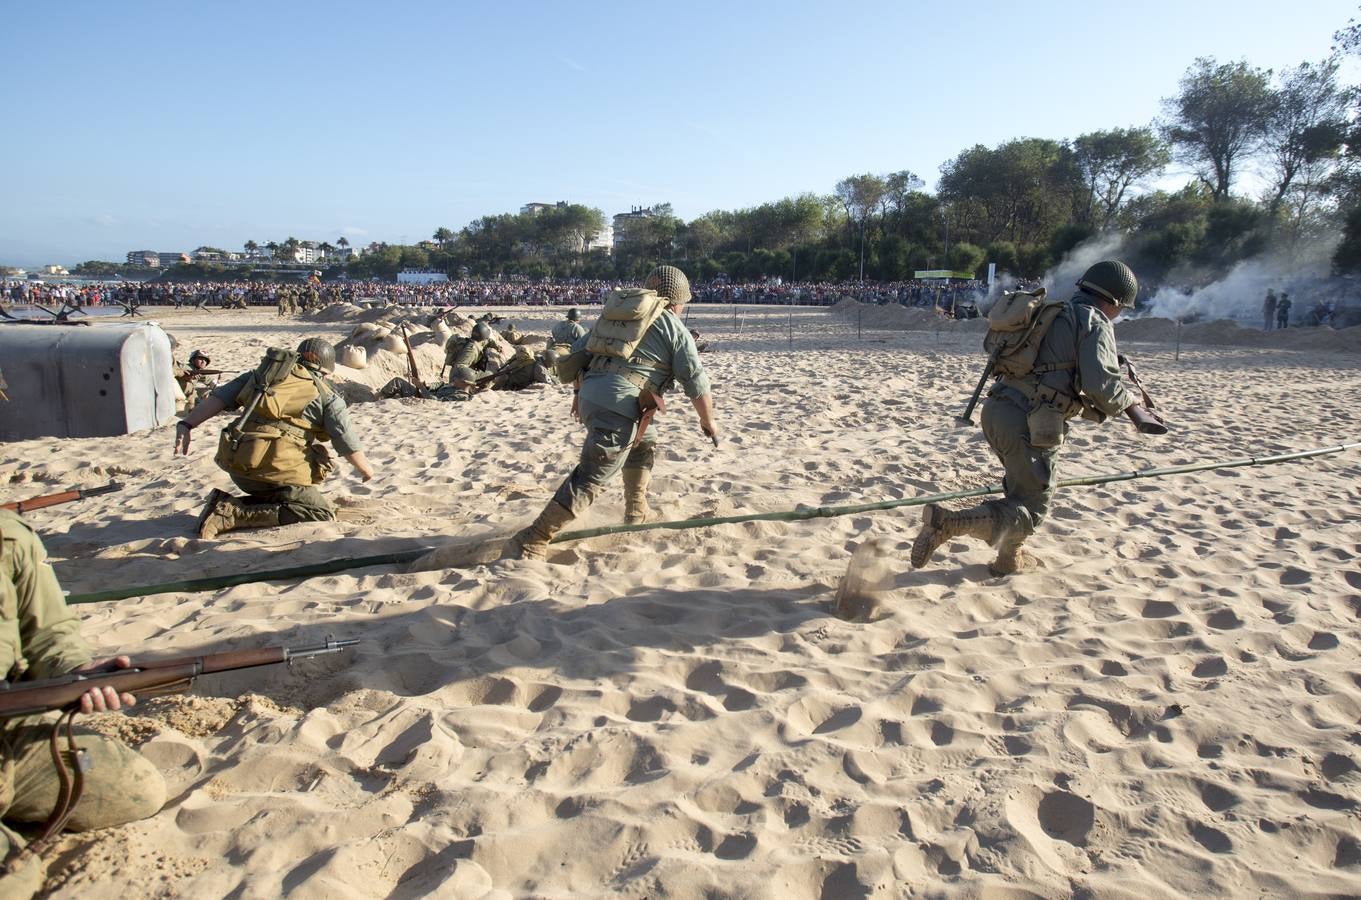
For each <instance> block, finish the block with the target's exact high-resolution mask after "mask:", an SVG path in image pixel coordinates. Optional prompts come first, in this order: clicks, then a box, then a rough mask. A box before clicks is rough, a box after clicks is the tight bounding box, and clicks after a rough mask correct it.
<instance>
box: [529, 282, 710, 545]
mask: <svg viewBox="0 0 1361 900" xmlns="http://www.w3.org/2000/svg"><path fill="white" fill-rule="evenodd" d="M689 299H690V283H689V281H688V280H687V279H686V277H685V273H683V272H682V271H681V270H680V269H677V268H675V267H674V266H658V267H657V268H656V269H653V270H652V273H651V274H650V275H648V277H647V280H646V281H645V282H643V289H642V290H637V289H628V290H621V291H616V292H614V293H613V294H611V295H610V297H609V298H608V299H607V300H606V303H605V308H604V310H603V311H602V313H601V315H600V319H599V320H598V321H597V322H596V323H595V326H594V327H593V328H592V329H591V331H589V332H587V333H585V334H583V335H582V336H581V337H579V338H577V340H576V343H575V344H574V345H573V346H572V352H571V353H570V354H568V355H567V356H566V357H565V358H563V359H561V360H559V361H558V376H559V377H560V378H562V379H563V381H564V382H571V383H575V384H578V385H579V387H578V394H577V409H578V412H579V414H580V416H581V420H582V422H583V423H585V425H586V429H587V432H586V442H585V445H584V446H583V447H582V448H581V460H580V461H579V462H578V463H577V465H576V468H574V469H573V470H572V473H571V474H570V475H569V476H567V480H566V481H564V482H563V483H562V484H561V485H560V486H559V487H558V490H557V493H556V494H554V495H553V499H552V500H551V501H549V503H548V505H547V506H546V507H544V510H543V512H541V513H540V514H539V517H538V518H537V519H535V520H534V523H533V524H532V525H530V526H529V527H528V528H525V529H524V530H523V531H521V532H519V533H518V534H516V535H515V537H514V538H512V539H511V542H510V544H509V545H508V547H507V549H506V555H507V556H508V557H512V558H517V559H544V558H545V557H546V555H547V552H548V542H549V541H551V540H552V539H553V538H554V537H555V536H556V535H557V534H558V532H559V531H561V530H562V529H563V528H564V527H565V526H566V525H567V524H568V523H569V522H571V521H572V520H573V519H575V518H577V517H578V516H580V515H581V514H582V513H584V512H585V511H586V509H587V508H588V507H589V506H590V505H591V503H592V502H593V501H594V500H595V498H596V496H597V495H598V494H599V493H600V491H601V489H602V488H604V486H605V484H606V483H607V482H609V480H610V479H611V478H613V477H614V476H615V474H616V473H617V472H619V471H620V470H621V469H622V470H623V473H624V521H625V522H628V523H639V522H643V521H645V519H646V517H647V513H648V506H647V487H648V483H649V482H650V481H651V479H652V463H653V459H654V457H655V455H656V444H657V436H656V432H655V430H653V429H648V427H647V424H648V422H649V420H650V419H651V417H652V415H653V413H654V412H655V411H656V410H657V409H659V408H660V407H661V397H662V395H663V394H665V393H666V391H667V390H668V389H669V388H670V387H671V386H672V384H673V383H679V384H680V386H681V388H682V389H683V390H684V391H685V394H686V396H687V397H689V398H690V401H691V403H693V404H694V407H695V411H696V412H697V413H698V414H699V424H700V428H701V429H702V430H703V431H704V433H705V434H707V435H709V437H711V438H713V439H714V440H715V441H716V440H717V439H718V428H717V426H716V425H715V424H714V409H713V400H712V398H711V397H710V393H709V391H710V388H709V376H708V375H706V374H705V372H704V367H703V365H702V364H701V363H700V361H699V353H698V351H696V350H695V342H694V339H693V338H691V337H690V332H689V331H687V330H686V328H685V325H684V324H682V322H681V319H680V315H681V313H682V312H683V311H684V308H685V304H686V303H687V302H688V301H689Z"/></svg>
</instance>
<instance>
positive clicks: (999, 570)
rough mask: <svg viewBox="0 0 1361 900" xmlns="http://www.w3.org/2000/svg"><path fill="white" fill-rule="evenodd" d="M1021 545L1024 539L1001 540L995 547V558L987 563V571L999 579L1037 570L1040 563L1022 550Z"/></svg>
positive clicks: (1008, 538) (1010, 538)
mask: <svg viewBox="0 0 1361 900" xmlns="http://www.w3.org/2000/svg"><path fill="white" fill-rule="evenodd" d="M1023 543H1025V538H1013V537H1006V538H1003V539H1002V543H1001V544H999V545H998V547H997V558H996V559H994V560H993V561H992V562H990V563H988V571H989V572H991V573H992V574H993V575H994V576H996V577H998V578H1001V577H1003V576H1006V575H1016V574H1019V573H1021V572H1029V571H1030V570H1031V569H1035V568H1037V567H1038V566H1039V564H1040V561H1039V560H1038V559H1036V558H1035V557H1034V556H1032V555H1030V554H1029V553H1027V552H1025V550H1024V549H1022V547H1021V545H1022V544H1023Z"/></svg>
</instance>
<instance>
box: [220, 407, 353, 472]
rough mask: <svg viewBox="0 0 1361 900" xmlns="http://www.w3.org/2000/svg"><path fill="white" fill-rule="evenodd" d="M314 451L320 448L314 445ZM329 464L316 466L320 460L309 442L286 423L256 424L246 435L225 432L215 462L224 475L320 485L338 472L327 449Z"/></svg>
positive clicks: (322, 449)
mask: <svg viewBox="0 0 1361 900" xmlns="http://www.w3.org/2000/svg"><path fill="white" fill-rule="evenodd" d="M311 446H312V447H316V446H317V444H316V443H315V442H313V444H312V445H311ZM320 451H321V453H322V454H325V456H324V459H325V462H324V463H322V464H318V463H316V462H314V460H315V459H317V457H315V456H314V451H313V450H312V449H311V447H309V446H308V445H307V439H306V438H305V437H304V436H302V435H300V434H295V433H294V431H293V429H292V428H291V427H290V426H288V425H287V424H285V423H282V422H269V423H266V422H254V423H251V424H250V425H249V426H248V427H247V429H246V430H245V431H240V432H237V431H236V430H234V429H232V428H230V427H228V428H224V429H222V436H221V437H220V438H219V439H218V442H217V456H216V458H215V460H214V461H215V462H216V463H217V464H218V465H219V466H221V467H222V469H223V471H225V472H227V473H229V474H232V475H242V476H244V477H246V478H253V479H255V480H256V481H267V482H269V483H270V484H297V485H304V484H318V483H320V482H321V480H322V479H323V478H325V477H326V474H327V473H329V472H330V471H331V470H332V469H334V468H335V465H334V464H333V463H332V462H331V459H330V454H329V453H327V452H326V448H324V447H321V448H320Z"/></svg>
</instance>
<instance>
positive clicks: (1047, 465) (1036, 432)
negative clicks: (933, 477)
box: [912, 259, 1156, 576]
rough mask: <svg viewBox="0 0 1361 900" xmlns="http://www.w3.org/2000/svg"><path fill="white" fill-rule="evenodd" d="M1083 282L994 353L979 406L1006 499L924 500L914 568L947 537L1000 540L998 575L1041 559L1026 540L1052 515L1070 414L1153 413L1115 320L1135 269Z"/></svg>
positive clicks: (1097, 269) (1129, 304)
mask: <svg viewBox="0 0 1361 900" xmlns="http://www.w3.org/2000/svg"><path fill="white" fill-rule="evenodd" d="M1077 288H1078V291H1077V294H1076V295H1075V296H1073V298H1072V299H1071V300H1067V301H1062V300H1060V301H1057V302H1045V303H1044V304H1043V306H1040V307H1036V308H1035V309H1036V310H1044V311H1043V312H1034V313H1032V315H1034V319H1033V323H1027V324H1026V327H1025V328H1022V329H1018V330H1016V331H1014V332H1012V333H1013V334H1015V335H1020V336H1023V337H1022V338H1021V340H1020V341H1019V342H1018V343H1017V344H1016V345H1015V347H1014V348H1011V353H1010V354H1009V355H1003V356H999V357H997V360H996V363H995V366H996V367H995V369H994V372H995V373H996V374H997V380H996V382H994V384H993V386H992V389H991V390H990V391H989V392H988V399H987V400H986V401H985V402H984V403H983V415H982V425H983V436H984V437H985V438H987V441H988V445H989V446H990V447H991V448H992V451H993V453H994V454H996V456H997V459H998V460H999V461H1000V462H1001V463H1002V468H1003V472H1004V477H1003V479H1002V487H1003V491H1004V496H1003V497H1002V499H1000V500H989V501H987V502H986V503H982V504H980V505H978V506H974V507H971V508H969V509H964V510H949V509H946V508H945V507H943V506H939V505H937V504H934V503H933V504H931V505H929V506H927V507H926V508H925V509H924V510H923V511H922V528H921V531H920V532H919V533H918V534H917V537H916V539H915V540H914V541H913V543H912V568H914V569H919V568H921V567H922V566H924V565H926V563H927V562H928V561H929V560H930V559H931V557H932V556H933V555H934V554H935V552H936V551H937V550H938V549H939V548H940V547H941V545H942V544H944V543H945V542H946V541H949V540H952V539H954V538H957V537H972V538H977V539H978V540H981V541H986V542H988V543H990V544H993V545H994V546H996V547H997V558H996V559H995V560H993V562H992V564H991V565H990V566H989V567H988V568H989V570H990V571H991V572H992V574H993V575H996V576H1003V575H1012V574H1015V573H1017V572H1023V571H1026V570H1027V569H1031V568H1033V567H1034V566H1035V564H1036V560H1035V559H1034V558H1033V557H1032V556H1031V555H1030V554H1029V553H1026V552H1025V551H1024V550H1023V549H1022V548H1021V545H1022V544H1024V543H1025V541H1026V538H1028V537H1030V535H1032V534H1034V532H1035V529H1036V528H1038V527H1039V525H1040V523H1041V522H1043V521H1044V519H1045V517H1046V516H1047V515H1048V514H1049V506H1050V503H1051V502H1052V501H1053V498H1054V489H1055V487H1056V485H1057V483H1058V469H1057V464H1058V457H1059V449H1060V447H1061V446H1062V445H1063V442H1064V440H1065V438H1066V437H1067V435H1068V421H1069V420H1070V419H1072V418H1073V417H1075V416H1082V417H1083V418H1085V419H1090V420H1092V421H1097V422H1103V421H1105V420H1106V419H1107V418H1109V417H1111V416H1118V415H1121V414H1122V413H1123V414H1126V415H1129V416H1130V418H1132V419H1135V420H1136V422H1137V421H1138V418H1139V417H1140V416H1141V415H1142V416H1144V417H1148V416H1150V415H1151V414H1150V413H1148V412H1147V411H1146V410H1144V409H1143V407H1141V406H1139V405H1138V404H1137V402H1136V401H1135V398H1134V395H1133V394H1131V393H1130V392H1129V390H1128V389H1127V388H1126V387H1125V386H1124V383H1123V381H1122V375H1121V372H1120V364H1119V357H1118V355H1117V353H1116V349H1115V331H1114V328H1113V327H1112V325H1111V323H1112V322H1113V321H1114V320H1115V318H1116V317H1117V316H1119V315H1120V313H1121V312H1123V311H1124V310H1126V309H1132V308H1133V307H1134V298H1135V296H1136V295H1137V294H1138V291H1139V283H1138V281H1137V280H1136V279H1135V277H1134V273H1133V272H1131V271H1130V269H1129V266H1127V265H1125V264H1124V263H1122V262H1120V261H1119V260H1113V259H1108V260H1105V261H1103V262H1099V263H1096V264H1095V265H1093V266H1092V267H1091V268H1089V269H1088V270H1087V271H1086V272H1085V273H1084V274H1083V276H1082V278H1081V280H1079V281H1078V283H1077ZM1037 296H1042V295H1037ZM994 312H995V311H994ZM990 318H991V316H990ZM989 337H990V338H991V337H992V332H991V331H990V332H989ZM1154 418H1156V416H1155V417H1154Z"/></svg>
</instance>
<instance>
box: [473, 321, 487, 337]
mask: <svg viewBox="0 0 1361 900" xmlns="http://www.w3.org/2000/svg"><path fill="white" fill-rule="evenodd" d="M473 340H475V341H489V340H491V326H490V325H488V324H487V323H486V322H478V323H477V324H476V325H474V326H473Z"/></svg>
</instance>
